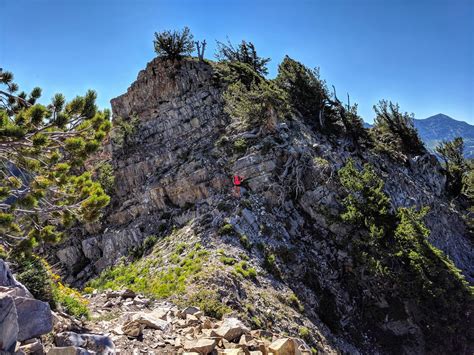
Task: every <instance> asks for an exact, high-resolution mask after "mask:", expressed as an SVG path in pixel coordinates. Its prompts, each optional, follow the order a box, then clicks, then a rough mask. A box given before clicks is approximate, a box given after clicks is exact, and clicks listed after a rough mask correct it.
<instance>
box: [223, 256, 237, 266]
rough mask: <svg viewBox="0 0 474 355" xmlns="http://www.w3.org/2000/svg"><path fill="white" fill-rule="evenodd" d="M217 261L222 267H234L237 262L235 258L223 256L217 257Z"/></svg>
mask: <svg viewBox="0 0 474 355" xmlns="http://www.w3.org/2000/svg"><path fill="white" fill-rule="evenodd" d="M219 260H220V262H221V263H223V264H224V265H234V264H235V263H236V262H237V259H235V258H232V257H230V256H225V255H221V256H220V257H219Z"/></svg>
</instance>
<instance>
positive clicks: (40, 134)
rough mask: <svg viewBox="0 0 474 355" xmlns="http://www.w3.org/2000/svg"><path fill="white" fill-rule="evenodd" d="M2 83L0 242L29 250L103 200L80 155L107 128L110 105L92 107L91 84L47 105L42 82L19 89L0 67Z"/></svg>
mask: <svg viewBox="0 0 474 355" xmlns="http://www.w3.org/2000/svg"><path fill="white" fill-rule="evenodd" d="M0 85H2V86H1V87H2V90H0V244H1V246H3V248H5V249H7V251H14V252H20V251H29V250H31V248H32V247H33V246H35V245H36V244H37V243H41V242H54V241H57V240H58V239H59V238H60V237H61V236H62V234H63V232H64V231H65V228H66V227H68V226H70V225H71V223H73V222H74V221H75V220H80V221H94V220H96V219H97V218H98V217H99V215H100V211H101V209H102V208H103V207H104V206H106V205H107V204H108V202H109V197H108V196H107V195H106V194H105V192H104V191H103V189H102V187H101V186H100V184H99V183H97V182H94V181H93V180H92V176H91V174H90V173H89V172H87V171H86V170H85V168H84V162H85V161H86V159H87V158H88V157H89V156H90V155H91V154H92V153H94V152H95V151H96V150H97V149H98V148H99V146H100V144H101V141H102V140H103V139H104V137H105V136H106V134H107V132H108V131H109V130H110V127H111V123H110V120H109V111H107V110H104V111H99V110H98V109H97V106H96V104H95V100H96V93H95V92H94V91H88V92H87V93H86V94H85V95H84V96H77V97H76V98H74V99H72V100H71V101H69V102H66V99H65V97H64V96H63V95H62V94H56V95H55V96H54V97H53V99H52V102H51V104H49V105H47V106H45V105H42V104H39V103H37V100H38V99H39V98H40V96H41V89H39V88H35V89H33V90H32V92H31V93H30V94H29V95H27V94H26V93H25V92H20V93H18V94H17V93H16V92H17V90H18V85H16V84H15V83H14V82H13V75H12V74H11V73H10V72H4V71H0Z"/></svg>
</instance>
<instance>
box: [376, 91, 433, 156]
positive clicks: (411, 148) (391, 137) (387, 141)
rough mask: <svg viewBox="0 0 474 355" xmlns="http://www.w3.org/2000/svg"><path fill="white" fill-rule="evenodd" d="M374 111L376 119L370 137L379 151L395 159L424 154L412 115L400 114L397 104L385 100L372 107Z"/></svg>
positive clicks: (424, 150)
mask: <svg viewBox="0 0 474 355" xmlns="http://www.w3.org/2000/svg"><path fill="white" fill-rule="evenodd" d="M374 111H375V114H376V117H375V120H374V127H373V129H372V136H373V140H374V141H375V143H376V146H377V147H378V148H379V149H380V150H382V151H386V152H387V153H389V154H390V155H392V156H396V157H398V156H400V155H401V154H404V155H420V154H424V153H425V152H426V149H425V147H424V145H423V142H422V141H421V139H420V137H419V136H418V132H417V130H416V128H415V125H414V118H413V115H409V114H408V113H406V112H401V111H400V106H399V105H398V104H394V103H392V102H389V101H386V100H381V101H380V102H379V103H378V105H374ZM400 153H401V154H400Z"/></svg>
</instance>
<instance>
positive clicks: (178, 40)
mask: <svg viewBox="0 0 474 355" xmlns="http://www.w3.org/2000/svg"><path fill="white" fill-rule="evenodd" d="M153 44H154V46H155V52H156V54H157V55H158V56H160V57H163V58H167V59H181V58H182V57H184V56H189V55H190V54H191V53H192V52H193V50H194V39H193V35H192V34H191V31H190V29H189V28H188V27H184V29H183V30H182V31H163V32H155V40H154V41H153Z"/></svg>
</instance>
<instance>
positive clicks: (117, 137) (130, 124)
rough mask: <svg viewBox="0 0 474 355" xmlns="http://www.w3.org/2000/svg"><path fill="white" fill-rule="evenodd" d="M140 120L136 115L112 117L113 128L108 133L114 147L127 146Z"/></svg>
mask: <svg viewBox="0 0 474 355" xmlns="http://www.w3.org/2000/svg"><path fill="white" fill-rule="evenodd" d="M139 123H140V120H139V119H138V117H136V116H132V117H128V118H122V117H115V118H114V128H113V129H112V132H111V134H110V138H111V140H112V143H113V144H114V147H122V148H123V147H126V146H128V145H129V144H130V143H131V141H132V138H133V135H134V134H135V132H136V130H137V127H138V124H139Z"/></svg>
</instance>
